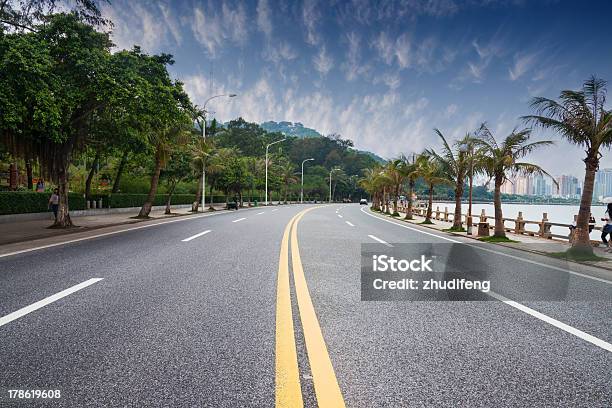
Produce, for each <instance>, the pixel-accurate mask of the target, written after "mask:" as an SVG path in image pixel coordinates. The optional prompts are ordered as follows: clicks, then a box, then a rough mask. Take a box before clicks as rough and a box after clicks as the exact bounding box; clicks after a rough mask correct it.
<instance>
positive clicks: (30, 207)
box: [0, 191, 85, 214]
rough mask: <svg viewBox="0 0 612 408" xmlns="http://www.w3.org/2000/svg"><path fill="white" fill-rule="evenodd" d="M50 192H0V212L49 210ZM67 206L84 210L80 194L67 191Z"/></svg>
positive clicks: (19, 212) (83, 200)
mask: <svg viewBox="0 0 612 408" xmlns="http://www.w3.org/2000/svg"><path fill="white" fill-rule="evenodd" d="M49 197H51V194H50V193H36V192H34V191H10V192H0V214H22V213H36V212H45V211H49ZM68 206H69V208H70V209H71V210H84V209H85V199H84V198H83V195H82V194H78V193H69V194H68Z"/></svg>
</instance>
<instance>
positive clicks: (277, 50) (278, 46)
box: [262, 41, 298, 64]
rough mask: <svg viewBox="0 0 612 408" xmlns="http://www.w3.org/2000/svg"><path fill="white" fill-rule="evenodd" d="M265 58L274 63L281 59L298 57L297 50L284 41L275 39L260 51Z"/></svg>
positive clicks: (289, 59)
mask: <svg viewBox="0 0 612 408" xmlns="http://www.w3.org/2000/svg"><path fill="white" fill-rule="evenodd" d="M262 56H263V58H264V59H265V60H267V61H271V62H274V63H276V64H278V63H281V62H283V61H291V60H294V59H296V58H297V57H298V54H297V52H296V51H295V50H294V49H293V48H292V47H291V46H290V45H289V43H287V42H286V41H276V43H275V45H274V44H273V43H271V42H270V43H268V44H267V45H266V47H265V49H264V51H263V53H262Z"/></svg>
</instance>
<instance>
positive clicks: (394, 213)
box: [393, 184, 400, 215]
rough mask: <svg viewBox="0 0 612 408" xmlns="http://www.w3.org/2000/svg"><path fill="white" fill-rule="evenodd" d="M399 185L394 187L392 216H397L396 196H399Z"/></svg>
mask: <svg viewBox="0 0 612 408" xmlns="http://www.w3.org/2000/svg"><path fill="white" fill-rule="evenodd" d="M399 190H400V185H399V184H398V185H397V186H395V194H394V195H393V215H399V213H398V212H397V196H398V195H399Z"/></svg>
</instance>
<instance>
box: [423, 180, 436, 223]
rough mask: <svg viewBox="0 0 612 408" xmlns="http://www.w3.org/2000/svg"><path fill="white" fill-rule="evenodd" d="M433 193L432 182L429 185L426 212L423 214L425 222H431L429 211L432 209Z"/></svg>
mask: <svg viewBox="0 0 612 408" xmlns="http://www.w3.org/2000/svg"><path fill="white" fill-rule="evenodd" d="M433 195H434V186H433V184H430V185H429V200H428V202H427V214H426V215H425V223H427V224H429V223H431V213H432V211H433V208H432V207H433Z"/></svg>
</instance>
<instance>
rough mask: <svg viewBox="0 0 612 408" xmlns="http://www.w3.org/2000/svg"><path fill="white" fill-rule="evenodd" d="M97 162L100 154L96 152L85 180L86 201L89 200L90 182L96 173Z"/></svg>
mask: <svg viewBox="0 0 612 408" xmlns="http://www.w3.org/2000/svg"><path fill="white" fill-rule="evenodd" d="M99 162H100V152H96V156H95V158H94V161H93V163H91V169H89V174H88V175H87V180H85V198H87V199H88V200H89V199H90V198H91V182H92V181H93V177H94V175H95V174H96V172H97V168H98V163H99Z"/></svg>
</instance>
